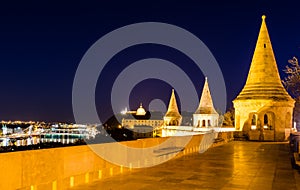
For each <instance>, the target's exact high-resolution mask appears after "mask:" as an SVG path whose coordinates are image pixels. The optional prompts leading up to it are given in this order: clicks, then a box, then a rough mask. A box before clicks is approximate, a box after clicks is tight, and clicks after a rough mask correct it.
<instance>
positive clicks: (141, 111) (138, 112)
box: [136, 104, 146, 115]
mask: <svg viewBox="0 0 300 190" xmlns="http://www.w3.org/2000/svg"><path fill="white" fill-rule="evenodd" d="M136 115H146V110H145V109H144V108H143V106H142V104H141V105H140V107H139V108H138V109H137V110H136Z"/></svg>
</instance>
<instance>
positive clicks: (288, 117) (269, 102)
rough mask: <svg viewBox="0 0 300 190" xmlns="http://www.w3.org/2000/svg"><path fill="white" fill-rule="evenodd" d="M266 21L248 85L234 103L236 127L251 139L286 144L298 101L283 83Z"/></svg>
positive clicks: (260, 35)
mask: <svg viewBox="0 0 300 190" xmlns="http://www.w3.org/2000/svg"><path fill="white" fill-rule="evenodd" d="M265 18H266V16H262V24H261V28H260V31H259V35H258V40H257V43H256V47H255V51H254V55H253V58H252V62H251V66H250V70H249V73H248V78H247V81H246V84H245V86H244V88H243V89H242V91H241V92H240V94H239V95H238V96H237V98H236V99H235V100H234V101H233V104H234V108H235V128H236V130H240V131H244V132H245V133H246V134H248V135H249V138H250V140H261V141H263V140H264V141H284V140H286V139H287V137H288V136H289V132H290V129H291V127H292V115H293V108H294V103H295V101H294V100H293V99H292V98H291V96H290V95H289V94H288V93H287V92H286V90H285V89H284V87H283V85H282V83H281V80H280V76H279V73H278V69H277V64H276V60H275V56H274V53H273V49H272V44H271V41H270V37H269V33H268V29H267V26H266V22H265Z"/></svg>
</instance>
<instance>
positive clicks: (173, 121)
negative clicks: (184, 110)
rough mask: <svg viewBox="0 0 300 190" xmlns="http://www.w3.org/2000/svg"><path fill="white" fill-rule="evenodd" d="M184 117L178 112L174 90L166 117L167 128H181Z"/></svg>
mask: <svg viewBox="0 0 300 190" xmlns="http://www.w3.org/2000/svg"><path fill="white" fill-rule="evenodd" d="M181 120H182V117H181V115H180V113H179V111H178V107H177V102H176V98H175V92H174V89H172V94H171V98H170V102H169V107H168V110H167V113H166V114H165V116H164V125H165V126H179V125H181Z"/></svg>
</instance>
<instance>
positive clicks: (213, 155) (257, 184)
mask: <svg viewBox="0 0 300 190" xmlns="http://www.w3.org/2000/svg"><path fill="white" fill-rule="evenodd" d="M71 189H72V190H79V189H82V190H92V189H93V190H94V189H95V190H104V189H105V190H106V189H107V190H110V189H111V190H119V189H129V190H135V189H138V190H146V189H149V190H150V189H151V190H153V189H154V190H159V189H224V190H225V189H233V190H235V189H236V190H237V189H255V190H268V189H278V190H293V189H298V190H300V173H299V172H298V171H297V170H294V169H292V167H291V162H290V157H289V146H288V144H287V143H259V142H239V141H234V142H230V143H228V144H225V145H223V146H219V147H215V148H211V149H209V150H208V151H206V152H205V153H202V154H192V155H189V156H184V157H181V158H177V159H173V160H171V161H168V162H166V163H164V164H161V165H157V166H154V167H151V168H145V169H139V170H135V171H134V172H132V173H130V174H121V175H117V176H114V177H111V178H107V179H103V180H99V181H96V182H93V183H90V184H86V185H83V186H78V187H74V188H71Z"/></svg>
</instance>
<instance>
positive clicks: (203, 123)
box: [193, 77, 219, 127]
mask: <svg viewBox="0 0 300 190" xmlns="http://www.w3.org/2000/svg"><path fill="white" fill-rule="evenodd" d="M218 120H219V114H218V113H217V112H216V110H215V108H214V104H213V100H212V98H211V94H210V90H209V86H208V81H207V77H205V83H204V86H203V90H202V95H201V98H200V103H199V106H198V109H197V110H196V112H195V113H194V114H193V126H194V127H216V126H218Z"/></svg>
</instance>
